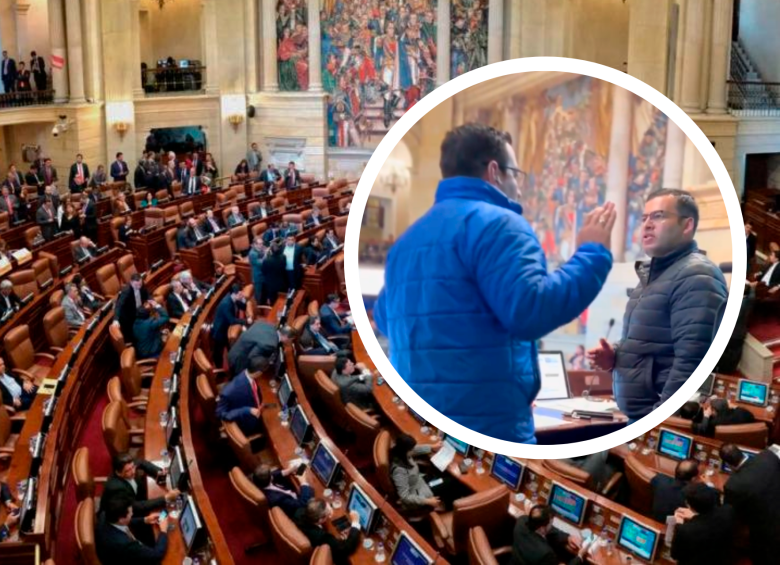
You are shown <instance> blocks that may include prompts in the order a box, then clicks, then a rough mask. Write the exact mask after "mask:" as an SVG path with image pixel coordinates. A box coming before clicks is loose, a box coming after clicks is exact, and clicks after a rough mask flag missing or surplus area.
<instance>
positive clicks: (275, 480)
mask: <svg viewBox="0 0 780 565" xmlns="http://www.w3.org/2000/svg"><path fill="white" fill-rule="evenodd" d="M297 468H298V464H297V463H296V464H294V465H290V466H289V467H288V468H287V469H276V470H275V471H272V470H271V467H269V466H268V465H260V466H258V467H257V469H255V471H254V473H252V482H253V483H255V486H256V487H257V488H259V489H260V490H261V491H263V494H264V495H265V498H266V500H268V506H269V507H270V508H274V507H277V506H278V507H279V508H281V509H282V511H284V513H285V514H287V516H288V517H289V518H290V519H291V520H292V519H295V513H296V512H298V510H299V509H301V508H306V505H307V504H308V502H309V500H311V499H312V498H314V489H313V488H311V487H310V486H309V483H307V482H306V475H303V476H301V477H299V478H298V481H299V482H300V484H301V491H300V493H298V492H296V491H295V487H294V486H293V484H292V481H290V479H289V478H288V477H289V476H290V475H292V474H293V473H294V472H295V471H296V470H297Z"/></svg>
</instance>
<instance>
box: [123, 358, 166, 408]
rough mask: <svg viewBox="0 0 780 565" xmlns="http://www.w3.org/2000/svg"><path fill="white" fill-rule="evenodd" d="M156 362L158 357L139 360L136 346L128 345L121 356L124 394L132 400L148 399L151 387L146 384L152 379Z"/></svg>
mask: <svg viewBox="0 0 780 565" xmlns="http://www.w3.org/2000/svg"><path fill="white" fill-rule="evenodd" d="M156 364H157V360H156V359H147V360H145V361H138V360H137V359H136V358H135V348H134V347H126V348H125V349H124V351H122V353H121V354H120V356H119V365H120V367H121V371H120V376H121V379H122V393H123V394H122V395H123V396H124V397H125V398H127V399H129V400H130V401H131V402H137V401H139V400H141V401H143V400H147V399H148V398H149V389H148V388H147V387H146V386H144V385H145V384H146V383H147V382H149V381H150V380H151V377H152V375H153V373H154V368H155V366H156Z"/></svg>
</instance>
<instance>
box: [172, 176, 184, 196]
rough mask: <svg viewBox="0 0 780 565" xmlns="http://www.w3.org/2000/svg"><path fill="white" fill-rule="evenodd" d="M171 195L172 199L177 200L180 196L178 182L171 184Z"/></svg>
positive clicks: (179, 183) (179, 184)
mask: <svg viewBox="0 0 780 565" xmlns="http://www.w3.org/2000/svg"><path fill="white" fill-rule="evenodd" d="M171 194H173V197H174V198H179V197H180V196H181V194H182V189H181V182H180V181H177V180H175V181H173V182H172V183H171Z"/></svg>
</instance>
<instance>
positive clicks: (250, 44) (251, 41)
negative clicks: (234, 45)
mask: <svg viewBox="0 0 780 565" xmlns="http://www.w3.org/2000/svg"><path fill="white" fill-rule="evenodd" d="M244 57H245V61H246V79H245V80H246V92H247V94H254V93H255V92H257V87H258V80H257V79H258V76H257V2H256V0H245V2H244Z"/></svg>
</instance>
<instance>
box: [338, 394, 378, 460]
mask: <svg viewBox="0 0 780 565" xmlns="http://www.w3.org/2000/svg"><path fill="white" fill-rule="evenodd" d="M345 412H346V413H347V421H348V422H349V429H350V430H352V431H353V432H354V433H355V435H356V436H357V440H356V441H357V446H358V448H359V449H360V450H361V451H363V449H361V448H365V449H369V448H370V446H372V445H373V444H374V440H375V439H376V436H377V434H378V433H379V430H380V429H381V424H380V423H379V419H378V418H377V417H376V416H375V415H372V414H369V413H368V412H367V411H366V410H363V409H361V408H358V407H357V406H356V405H354V404H352V403H351V402H348V403H347V405H346V406H345Z"/></svg>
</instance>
